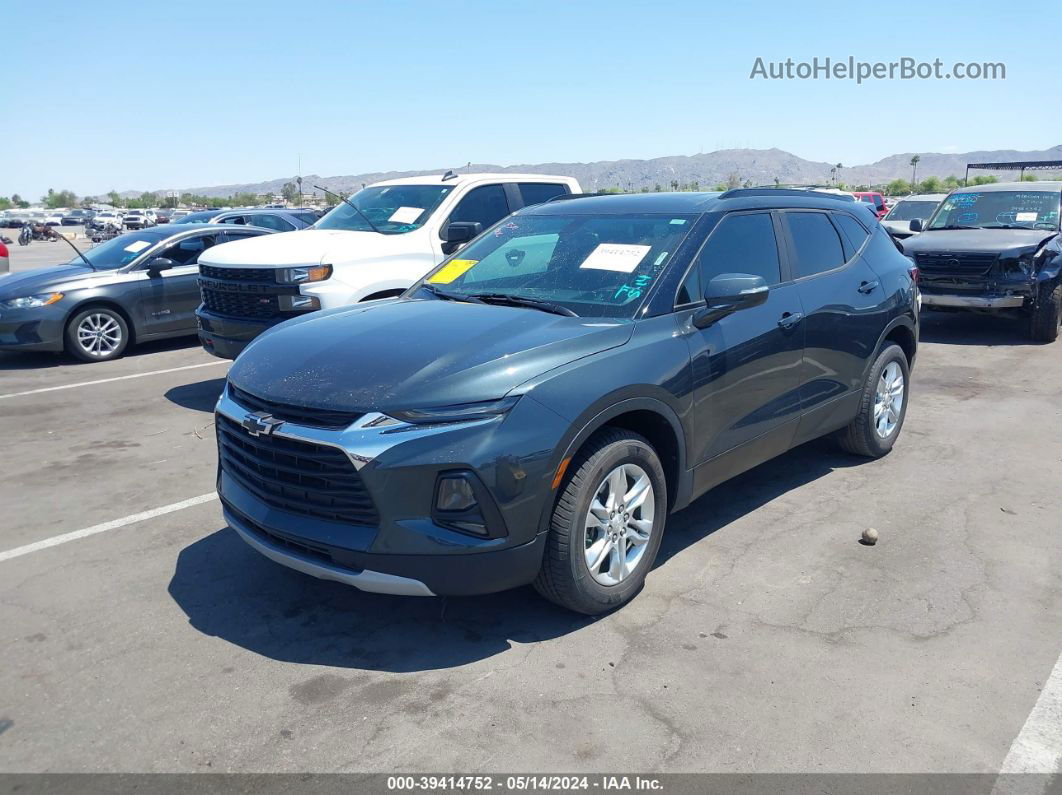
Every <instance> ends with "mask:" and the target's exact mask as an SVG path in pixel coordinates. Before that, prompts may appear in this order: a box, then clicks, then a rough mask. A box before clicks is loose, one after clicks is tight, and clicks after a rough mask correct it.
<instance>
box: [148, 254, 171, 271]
mask: <svg viewBox="0 0 1062 795" xmlns="http://www.w3.org/2000/svg"><path fill="white" fill-rule="evenodd" d="M175 264H176V263H175V262H174V261H173V260H172V259H166V258H165V257H155V259H153V260H151V262H149V263H148V264H147V268H146V270H147V272H148V273H159V272H161V271H168V270H169V269H170V268H172V267H173V266H174V265H175Z"/></svg>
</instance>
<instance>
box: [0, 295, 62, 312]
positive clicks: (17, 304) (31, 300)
mask: <svg viewBox="0 0 1062 795" xmlns="http://www.w3.org/2000/svg"><path fill="white" fill-rule="evenodd" d="M62 297H63V294H62V293H44V295H27V296H23V297H22V298H9V299H7V300H6V301H0V306H2V307H3V308H4V309H32V308H33V307H35V306H48V304H54V303H55V302H56V301H58V300H60V299H61V298H62Z"/></svg>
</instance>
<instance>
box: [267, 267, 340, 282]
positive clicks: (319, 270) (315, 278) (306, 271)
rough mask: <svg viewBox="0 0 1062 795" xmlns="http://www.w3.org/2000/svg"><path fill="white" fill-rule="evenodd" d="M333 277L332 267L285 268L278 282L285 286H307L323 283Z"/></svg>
mask: <svg viewBox="0 0 1062 795" xmlns="http://www.w3.org/2000/svg"><path fill="white" fill-rule="evenodd" d="M331 275H332V266H331V265H317V266H316V267H313V268H284V269H283V270H282V271H281V272H280V276H279V277H278V279H277V280H278V281H280V282H283V283H284V284H305V283H306V282H323V281H324V280H325V279H327V278H329V277H330V276H331Z"/></svg>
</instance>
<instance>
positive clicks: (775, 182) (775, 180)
mask: <svg viewBox="0 0 1062 795" xmlns="http://www.w3.org/2000/svg"><path fill="white" fill-rule="evenodd" d="M781 184H782V181H781V180H780V179H778V177H775V178H774V187H776V188H777V187H778V186H779V185H781Z"/></svg>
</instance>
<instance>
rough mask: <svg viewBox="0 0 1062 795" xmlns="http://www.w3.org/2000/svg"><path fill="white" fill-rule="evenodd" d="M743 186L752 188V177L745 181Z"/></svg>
mask: <svg viewBox="0 0 1062 795" xmlns="http://www.w3.org/2000/svg"><path fill="white" fill-rule="evenodd" d="M741 187H743V188H751V187H752V180H751V179H747V180H745V182H744V183H743V184H742V186H741Z"/></svg>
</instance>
